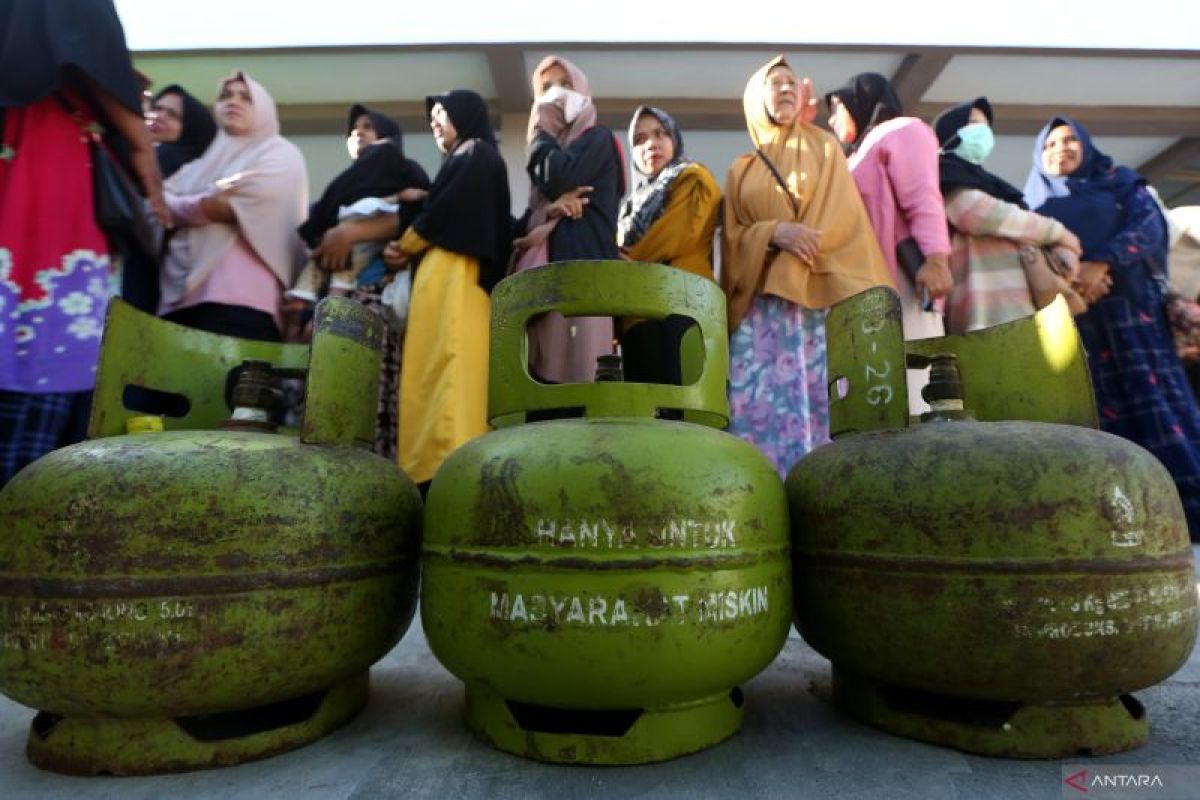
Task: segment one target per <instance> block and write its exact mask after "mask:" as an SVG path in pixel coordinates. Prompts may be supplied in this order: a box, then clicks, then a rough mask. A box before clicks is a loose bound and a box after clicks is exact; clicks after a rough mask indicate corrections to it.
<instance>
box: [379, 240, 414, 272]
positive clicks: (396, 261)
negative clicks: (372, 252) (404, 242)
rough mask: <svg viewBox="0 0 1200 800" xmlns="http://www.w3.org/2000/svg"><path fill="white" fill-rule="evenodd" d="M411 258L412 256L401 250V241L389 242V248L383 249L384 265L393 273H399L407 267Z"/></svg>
mask: <svg viewBox="0 0 1200 800" xmlns="http://www.w3.org/2000/svg"><path fill="white" fill-rule="evenodd" d="M411 258H412V256H410V255H409V254H408V253H406V252H404V251H403V250H401V249H400V240H399V239H397V240H396V241H394V242H388V243H387V247H385V248H383V264H384V266H385V267H387V268H388V269H389V270H390V271H392V272H399V271H400V270H402V269H404V268H405V267H407V266H408V262H409V259H411Z"/></svg>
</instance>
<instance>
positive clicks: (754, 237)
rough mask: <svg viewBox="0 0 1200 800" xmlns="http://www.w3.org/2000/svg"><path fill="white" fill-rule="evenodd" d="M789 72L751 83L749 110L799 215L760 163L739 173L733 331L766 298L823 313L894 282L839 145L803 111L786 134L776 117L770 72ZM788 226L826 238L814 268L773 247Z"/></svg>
mask: <svg viewBox="0 0 1200 800" xmlns="http://www.w3.org/2000/svg"><path fill="white" fill-rule="evenodd" d="M780 65H782V66H788V63H787V62H786V61H784V59H783V56H776V57H775V58H773V59H772V60H771V61H769V62H768V63H767V64H766V65H765V66H764V67H763V68H762V69H760V70H758V72H755V73H754V74H753V75H752V76H751V77H750V80H749V81H748V82H747V83H746V91H745V93H744V94H743V95H742V106H743V108H744V110H745V113H746V129H747V130H748V131H749V132H750V139H751V141H753V142H754V145H755V147H756V148H758V149H760V150H762V152H763V153H764V154H765V155H766V156H767V158H769V159H770V160H771V163H773V164H774V165H775V168H776V170H778V171H779V174H780V176H782V177H783V179H784V181H785V182H786V183H787V186H788V194H790V195H791V197H792V199H793V200H794V201H795V206H794V207H793V203H792V202H791V201H790V200H789V199H788V194H785V193H784V191H783V188H782V187H781V186H780V185H779V182H778V181H777V180H776V179H775V177H774V176H773V175H772V174H771V170H770V169H769V168H768V167H767V165H766V164H764V163H763V161H762V159H761V158H759V157H758V156H757V155H756V154H754V153H748V154H746V155H743V156H740V157H739V158H738V159H737V160H736V161H734V162H733V164H732V165H731V166H730V168H729V176H728V178H727V179H726V182H725V211H724V225H723V232H722V235H721V288H723V289H724V290H725V294H726V295H727V296H728V298H729V329H730V330H731V331H732V330H734V329H735V328H737V326H738V324H739V323H740V322H741V321H742V319H743V318H744V317H745V316H746V313H747V312H748V311H749V310H750V305H751V303H753V301H754V298H755V297H756V296H757V295H759V294H770V295H775V296H778V297H782V298H784V299H785V300H790V301H791V302H793V303H797V304H799V305H802V306H805V307H806V308H816V309H821V308H828V307H829V306H831V305H833V304H834V303H837V302H839V301H840V300H844V299H846V298H847V297H850V296H851V295H854V294H857V293H859V292H861V291H863V290H865V289H869V288H871V287H872V286H880V285H884V286H890V285H891V283H892V281H891V278H890V277H889V274H888V269H887V264H886V262H885V261H884V259H883V254H882V253H881V252H880V251H879V244H878V243H877V241H876V239H875V234H874V232H873V231H872V230H871V221H870V219H869V218H868V217H867V212H866V209H865V208H864V207H863V202H862V198H861V197H860V196H859V194H858V187H857V186H856V185H855V184H854V179H853V178H852V177H851V175H850V168H849V167H848V166H847V164H846V157H845V156H844V155H843V154H842V149H841V147H840V146H839V145H838V143H837V140H836V139H835V138H834V137H833V135H832V134H830V133H827V132H825V131H823V130H821V129H820V128H817V127H816V126H814V125H810V124H808V123H805V122H801V121H800V120H799V112H797V120H796V121H795V122H794V123H792V125H791V126H790V127H786V128H785V127H782V126H780V125H778V124H777V123H776V122H775V121H774V120H772V119H771V118H770V116H769V115H768V114H767V105H766V101H767V85H766V84H767V73H768V72H770V71H771V70H772V69H774V68H775V67H777V66H780ZM789 68H790V67H789ZM796 209H799V212H798V213H797V210H796ZM780 222H801V223H803V224H805V225H807V226H809V227H810V228H816V229H817V230H819V231H821V253H820V255H819V256H818V258H817V260H816V263H815V264H814V265H811V266H810V265H808V264H805V263H804V262H802V261H801V260H800V259H799V258H797V257H796V256H795V255H793V254H792V253H789V252H784V251H778V250H775V249H773V248H772V247H771V236H772V235H774V233H775V226H776V225H778V224H779V223H780Z"/></svg>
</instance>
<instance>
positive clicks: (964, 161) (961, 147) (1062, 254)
mask: <svg viewBox="0 0 1200 800" xmlns="http://www.w3.org/2000/svg"><path fill="white" fill-rule="evenodd" d="M992 119H993V118H992V105H991V103H989V102H988V100H987V98H986V97H979V98H976V99H975V100H973V101H971V102H968V103H961V104H959V105H956V106H953V107H951V108H948V109H946V110H945V111H943V112H942V113H941V114H939V115H938V117H937V119H935V120H934V121H933V127H934V131H935V132H936V133H937V138H938V144H939V145H940V146H941V153H942V155H941V159H940V162H939V163H940V173H941V188H942V196H943V198H944V199H945V202H946V220H947V221H948V222H949V223H950V245H951V252H950V272H951V274H952V276H953V278H954V289H953V290H952V291H951V292H950V297H949V299H948V301H947V303H946V331H947V333H966V332H967V331H974V330H979V329H980V328H988V327H991V326H993V325H1000V324H1001V323H1005V322H1011V321H1012V320H1014V319H1019V318H1021V317H1027V316H1029V315H1030V314H1032V313H1033V312H1034V311H1036V310H1037V305H1036V304H1035V298H1034V295H1033V293H1032V291H1031V290H1030V283H1029V280H1028V278H1027V272H1026V270H1027V269H1028V268H1032V267H1033V266H1034V264H1035V260H1036V259H1039V258H1042V255H1041V253H1042V250H1041V248H1049V249H1051V250H1052V251H1053V253H1054V255H1055V257H1056V258H1057V260H1058V261H1059V263H1060V264H1062V265H1063V269H1064V271H1065V272H1066V274H1067V277H1068V279H1070V278H1073V277H1074V273H1075V272H1077V271H1078V267H1079V252H1080V251H1079V239H1078V237H1076V236H1075V234H1073V233H1071V232H1070V231H1069V230H1067V226H1065V225H1063V224H1062V223H1061V222H1059V221H1058V220H1056V219H1052V218H1051V217H1044V216H1042V215H1041V214H1035V213H1034V212H1032V211H1028V210H1027V209H1026V208H1025V200H1024V197H1023V196H1022V195H1021V192H1020V191H1019V190H1018V189H1017V188H1015V187H1014V186H1011V185H1009V184H1008V183H1007V182H1005V181H1004V180H1003V179H1002V178H999V177H997V176H996V175H993V174H992V173H990V172H988V171H987V170H986V169H984V168H983V162H984V161H985V160H986V159H987V157H988V154H990V153H991V151H992V147H993V145H994V143H995V139H994V137H993V136H992V127H991V126H992Z"/></svg>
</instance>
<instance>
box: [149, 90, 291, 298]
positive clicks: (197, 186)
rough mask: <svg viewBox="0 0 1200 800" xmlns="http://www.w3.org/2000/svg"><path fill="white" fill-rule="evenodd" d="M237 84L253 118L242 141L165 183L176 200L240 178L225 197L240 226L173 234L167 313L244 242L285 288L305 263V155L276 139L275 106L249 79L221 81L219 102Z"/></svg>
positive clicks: (230, 140) (222, 140) (219, 148)
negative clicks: (247, 97) (302, 236)
mask: <svg viewBox="0 0 1200 800" xmlns="http://www.w3.org/2000/svg"><path fill="white" fill-rule="evenodd" d="M232 81H244V82H245V84H246V86H247V87H249V89H250V98H251V101H252V108H251V112H252V115H253V118H252V121H251V125H250V131H249V133H247V134H246V135H245V136H232V135H230V134H229V133H227V132H226V131H225V130H223V129H222V130H221V131H219V132H218V133H217V138H216V139H214V140H213V143H212V144H211V145H209V147H208V149H207V150H205V151H204V155H202V156H200V157H199V158H197V159H196V160H195V161H192V162H190V163H188V164H185V165H184V166H183V167H182V168H181V169H180V170H179V171H178V172H176V173H175V174H174V175H172V176H171V178H170V179H169V180H167V181H166V182H165V183H164V185H163V186H164V188H165V189H166V190H167V191H168V192H171V193H172V194H176V195H194V194H200V193H202V192H208V191H213V190H214V188H215V186H216V183H217V181H219V180H221V179H225V178H231V177H232V176H235V175H238V174H239V173H240V178H239V179H238V181H237V189H236V190H235V191H234V192H233V193H232V194H230V195H228V198H229V203H230V205H231V206H233V211H234V214H235V215H236V216H237V225H236V226H235V225H230V224H226V223H220V222H214V223H209V224H208V225H200V226H197V227H186V228H181V229H178V230H176V231H175V233H174V235H173V236H172V237H171V244H170V249H169V250H168V253H167V258H166V261H165V262H164V264H163V275H162V302H163V304H164V305H167V306H170V305H173V304H174V303H176V302H178V301H179V300H180V299H181V298H183V297H184V296H185V295H187V294H188V293H189V292H191V291H192V290H194V289H195V288H196V287H198V286H200V285H201V284H203V283H204V281H205V280H207V279H208V277H209V275H211V274H212V271H213V270H214V269H215V268H216V267H217V265H218V264H220V263H221V260H222V259H224V258H225V256H226V254H227V253H228V252H229V248H231V247H233V245H234V243H235V242H236V241H237V238H238V236H239V235H241V236H243V237H244V238H245V239H246V241H247V242H248V243H249V245H250V248H251V249H252V250H253V251H254V253H255V255H257V256H258V257H259V258H260V259H261V260H262V261H263V263H265V264H266V265H267V266H268V267H270V269H271V272H273V273H275V276H276V277H277V278H278V279H279V281H280V283H281V284H282V285H283V286H291V285H292V278H293V275H294V274H295V271H296V268H297V267H299V265H300V264H302V263H303V262H304V259H305V257H306V252H305V248H304V243H303V241H302V240H301V239H300V235H299V234H298V233H297V232H296V228H297V227H298V226H299V225H300V223H302V222H303V221H304V219H305V217H306V216H307V214H308V171H307V169H306V168H305V164H304V156H303V155H301V153H300V151H299V150H298V149H297V148H296V146H295V145H293V144H292V143H291V142H289V141H288V140H287V139H284V138H283V137H282V136H280V135H279V116H278V114H277V113H276V111H275V101H274V100H273V99H272V98H271V95H269V94H267V90H266V89H264V88H263V87H262V85H261V84H259V83H258V82H257V81H255V80H254V79H252V78H251V77H250V76H249V75H247V74H245V73H244V72H236V73H234V74H233V75H231V76H230V77H228V78H225V79H224V80H222V81H221V83H220V86H219V88H218V94H219V93H220V91H223V90H224V88H225V86H226V85H227V84H228V83H230V82H232Z"/></svg>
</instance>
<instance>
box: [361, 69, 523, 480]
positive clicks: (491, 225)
mask: <svg viewBox="0 0 1200 800" xmlns="http://www.w3.org/2000/svg"><path fill="white" fill-rule="evenodd" d="M425 107H426V108H427V109H428V111H429V119H430V122H429V126H430V128H431V129H432V131H433V138H434V141H435V142H436V143H437V146H438V149H439V150H441V151H442V153H444V154H445V156H444V159H443V161H442V167H441V169H440V170H438V174H437V176H436V177H435V178H434V181H433V187H432V188H431V189H430V190H429V196H428V197H427V198H426V199H425V205H424V207H423V208H422V209H421V211H420V213H419V214H417V218H416V219H415V220H414V221H413V223H412V225H411V226H409V228H408V230H406V231H405V232H404V235H403V236H401V237H400V239H399V240H398V241H396V242H392V243H391V244H389V245H388V247H387V249H386V250H385V251H384V260H385V261H386V262H387V264H388V266H389V267H392V268H397V269H398V268H402V267H406V266H408V265H409V264H411V263H412V262H413V261H415V259H416V258H417V257H418V256H419V257H420V259H421V261H420V266H419V268H418V269H417V271H416V275H415V276H414V277H413V284H412V299H411V301H410V303H409V311H408V331H407V333H406V335H405V338H404V370H403V371H402V372H401V374H400V445H399V446H400V456H399V461H400V467H401V468H402V469H403V470H404V471H405V472H407V473H408V475H409V477H410V478H412V479H413V480H414V481H415V482H416V483H417V484H418V485H419V486H421V487H422V490H424V489H425V488H427V486H428V483H429V481H430V480H431V479H432V478H433V475H434V473H435V472H437V469H438V467H440V466H441V464H442V462H443V461H444V460H445V459H446V457H447V456H448V455H450V453H452V452H453V451H454V450H455V449H457V448H458V447H459V446H460V445H462V444H465V443H466V442H467V441H469V440H470V439H473V438H475V437H476V436H479V435H481V434H483V433H485V432H486V431H487V382H488V326H489V324H490V320H489V316H490V314H491V301H490V300H489V298H488V293H489V292H490V291H491V289H492V287H493V286H494V285H495V284H496V282H497V281H499V280H500V278H502V277H503V276H504V270H505V267H506V266H507V264H508V257H509V251H510V247H511V243H512V241H511V237H512V217H511V215H510V199H509V194H508V171H507V169H506V168H505V166H504V160H503V159H502V158H501V157H500V152H499V151H498V150H497V149H496V138H495V136H494V135H493V134H492V126H491V123H490V122H489V121H488V111H487V104H486V103H484V101H483V98H482V97H480V96H479V95H478V94H476V93H475V92H471V91H467V90H464V89H457V90H455V91H452V92H447V93H446V94H440V95H434V96H432V97H428V98H426V100H425Z"/></svg>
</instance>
